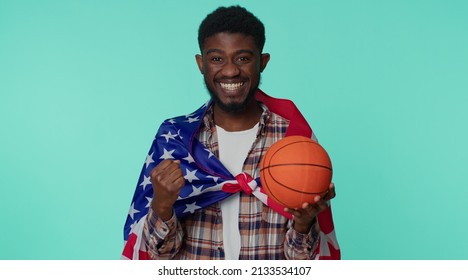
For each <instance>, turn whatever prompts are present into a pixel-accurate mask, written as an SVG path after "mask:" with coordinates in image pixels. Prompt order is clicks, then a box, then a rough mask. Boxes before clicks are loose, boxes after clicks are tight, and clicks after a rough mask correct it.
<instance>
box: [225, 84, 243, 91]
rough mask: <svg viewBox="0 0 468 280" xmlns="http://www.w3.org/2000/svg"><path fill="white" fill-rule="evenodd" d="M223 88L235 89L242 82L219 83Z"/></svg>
mask: <svg viewBox="0 0 468 280" xmlns="http://www.w3.org/2000/svg"><path fill="white" fill-rule="evenodd" d="M219 84H220V85H221V87H222V88H223V89H226V90H236V89H238V88H240V87H241V86H242V85H243V84H244V83H233V84H226V83H219Z"/></svg>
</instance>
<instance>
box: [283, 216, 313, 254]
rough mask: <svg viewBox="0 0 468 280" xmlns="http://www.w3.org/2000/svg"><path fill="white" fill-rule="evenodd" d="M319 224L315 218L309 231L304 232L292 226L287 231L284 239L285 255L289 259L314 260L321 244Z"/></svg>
mask: <svg viewBox="0 0 468 280" xmlns="http://www.w3.org/2000/svg"><path fill="white" fill-rule="evenodd" d="M319 232H320V229H319V226H318V223H317V219H315V221H314V223H313V225H312V227H311V228H310V231H309V233H307V234H303V233H300V232H297V231H295V230H294V227H293V226H291V227H290V228H289V229H288V231H287V232H286V238H285V241H284V256H285V258H286V259H288V260H313V259H315V257H316V256H315V255H316V248H317V246H318V244H319V242H318V238H319Z"/></svg>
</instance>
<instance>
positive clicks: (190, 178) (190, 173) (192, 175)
mask: <svg viewBox="0 0 468 280" xmlns="http://www.w3.org/2000/svg"><path fill="white" fill-rule="evenodd" d="M197 171H198V169H195V170H193V171H190V170H188V168H185V172H186V174H187V175H185V176H184V178H185V180H187V181H189V183H192V181H193V180H200V179H198V177H197V176H195V173H197Z"/></svg>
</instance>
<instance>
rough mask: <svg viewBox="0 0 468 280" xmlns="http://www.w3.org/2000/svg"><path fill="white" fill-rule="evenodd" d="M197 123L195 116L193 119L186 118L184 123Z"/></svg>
mask: <svg viewBox="0 0 468 280" xmlns="http://www.w3.org/2000/svg"><path fill="white" fill-rule="evenodd" d="M197 121H199V119H198V116H196V117H195V118H192V117H188V118H187V120H186V121H185V122H188V123H193V122H197Z"/></svg>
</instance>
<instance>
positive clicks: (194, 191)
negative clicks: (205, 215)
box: [190, 185, 203, 196]
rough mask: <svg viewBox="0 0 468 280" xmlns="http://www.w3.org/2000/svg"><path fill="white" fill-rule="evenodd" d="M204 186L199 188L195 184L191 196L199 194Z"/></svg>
mask: <svg viewBox="0 0 468 280" xmlns="http://www.w3.org/2000/svg"><path fill="white" fill-rule="evenodd" d="M202 188H203V185H202V186H200V187H199V188H197V187H195V186H194V185H192V193H191V194H190V196H194V195H199V194H201V190H202Z"/></svg>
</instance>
